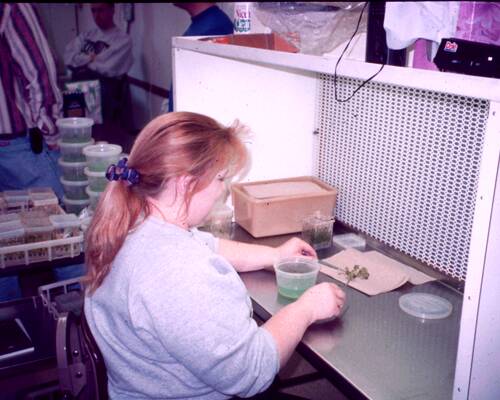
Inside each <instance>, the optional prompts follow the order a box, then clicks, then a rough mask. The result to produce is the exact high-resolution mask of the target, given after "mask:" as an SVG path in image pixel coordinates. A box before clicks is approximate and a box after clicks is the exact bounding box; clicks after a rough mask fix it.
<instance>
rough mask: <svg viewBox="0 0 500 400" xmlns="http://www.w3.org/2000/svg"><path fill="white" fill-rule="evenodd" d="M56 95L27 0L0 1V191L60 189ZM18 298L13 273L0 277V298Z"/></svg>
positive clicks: (49, 59)
mask: <svg viewBox="0 0 500 400" xmlns="http://www.w3.org/2000/svg"><path fill="white" fill-rule="evenodd" d="M61 110H62V96H61V93H60V91H59V89H58V87H57V74H56V66H55V62H54V58H53V54H52V52H51V49H50V46H49V44H48V42H47V39H46V36H45V33H44V31H43V29H42V27H41V24H40V21H39V18H38V15H37V14H36V12H35V10H34V8H33V5H32V4H30V3H0V191H4V190H20V189H27V188H29V187H47V186H48V187H51V188H52V189H53V190H54V192H55V193H56V195H57V196H58V197H59V199H61V198H62V196H63V188H62V185H61V182H60V181H59V177H60V171H59V166H58V164H57V159H58V157H59V151H58V148H57V140H58V138H59V136H58V132H57V128H56V126H55V120H56V119H57V118H59V117H60V116H61ZM20 296H21V292H20V288H19V284H18V277H17V276H11V277H5V278H0V300H2V301H3V300H8V299H12V298H17V297H20Z"/></svg>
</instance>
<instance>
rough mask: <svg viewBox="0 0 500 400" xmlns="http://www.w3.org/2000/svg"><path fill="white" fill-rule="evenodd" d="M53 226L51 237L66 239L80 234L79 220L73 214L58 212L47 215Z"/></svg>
mask: <svg viewBox="0 0 500 400" xmlns="http://www.w3.org/2000/svg"><path fill="white" fill-rule="evenodd" d="M49 220H50V223H51V224H52V226H53V227H54V230H53V232H52V239H54V240H57V239H66V238H69V237H74V236H78V235H79V234H80V220H79V219H78V217H77V216H76V215H75V214H59V215H51V216H49Z"/></svg>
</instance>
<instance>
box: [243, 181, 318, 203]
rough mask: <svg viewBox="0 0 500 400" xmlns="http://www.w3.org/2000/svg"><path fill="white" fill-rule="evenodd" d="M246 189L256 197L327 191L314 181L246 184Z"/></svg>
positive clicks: (299, 194)
mask: <svg viewBox="0 0 500 400" xmlns="http://www.w3.org/2000/svg"><path fill="white" fill-rule="evenodd" d="M245 191H246V192H247V193H248V194H249V195H250V196H252V197H254V198H256V199H266V198H270V197H280V196H302V195H304V194H310V193H321V192H325V189H323V188H322V187H321V186H319V185H317V184H316V183H314V182H275V183H263V184H259V185H248V186H245Z"/></svg>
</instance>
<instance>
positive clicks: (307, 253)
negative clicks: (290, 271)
mask: <svg viewBox="0 0 500 400" xmlns="http://www.w3.org/2000/svg"><path fill="white" fill-rule="evenodd" d="M277 250H278V256H279V258H286V257H306V258H318V256H317V255H316V251H315V250H314V249H313V248H312V247H311V246H310V245H309V244H308V243H306V242H304V241H303V240H302V239H299V238H298V237H294V238H291V239H290V240H287V241H286V242H285V243H283V244H282V245H281V246H279V247H277Z"/></svg>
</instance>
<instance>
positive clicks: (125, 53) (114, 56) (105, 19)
mask: <svg viewBox="0 0 500 400" xmlns="http://www.w3.org/2000/svg"><path fill="white" fill-rule="evenodd" d="M90 8H91V11H92V16H93V18H94V22H95V24H96V25H97V26H96V27H95V28H93V29H90V30H88V31H86V32H83V33H81V34H80V35H78V36H77V37H76V38H75V39H74V40H72V41H71V42H69V43H68V44H67V45H66V48H65V50H64V64H65V65H66V66H67V67H68V68H69V69H70V70H71V71H72V79H73V80H74V81H82V80H93V79H98V80H99V81H100V82H101V103H102V109H103V119H104V120H105V121H113V120H116V119H117V118H118V116H119V115H121V114H120V112H121V111H122V110H121V108H122V105H123V99H124V98H125V97H126V96H128V93H127V89H128V85H127V81H126V74H127V72H128V71H129V69H130V67H131V66H132V64H133V56H132V40H131V38H130V36H129V35H128V34H127V33H125V32H123V31H122V30H120V29H119V28H118V27H117V26H116V25H115V22H114V12H115V6H114V4H113V3H91V4H90Z"/></svg>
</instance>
